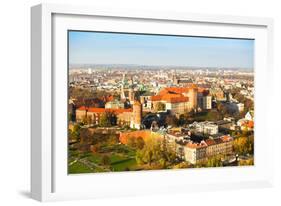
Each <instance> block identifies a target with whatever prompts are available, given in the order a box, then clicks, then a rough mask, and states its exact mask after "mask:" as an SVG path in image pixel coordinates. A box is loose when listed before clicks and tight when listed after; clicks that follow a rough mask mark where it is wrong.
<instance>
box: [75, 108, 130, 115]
mask: <svg viewBox="0 0 281 206" xmlns="http://www.w3.org/2000/svg"><path fill="white" fill-rule="evenodd" d="M86 109H87V108H86V107H84V106H82V107H79V108H78V109H77V110H80V111H81V110H82V111H83V110H86ZM132 111H133V110H132V109H110V108H97V107H89V108H88V112H95V113H104V112H113V113H116V114H120V113H123V112H132Z"/></svg>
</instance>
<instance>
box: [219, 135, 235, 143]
mask: <svg viewBox="0 0 281 206" xmlns="http://www.w3.org/2000/svg"><path fill="white" fill-rule="evenodd" d="M220 139H221V140H222V141H223V142H229V141H231V140H232V137H231V136H227V135H224V136H221V137H220Z"/></svg>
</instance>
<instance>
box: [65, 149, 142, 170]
mask: <svg viewBox="0 0 281 206" xmlns="http://www.w3.org/2000/svg"><path fill="white" fill-rule="evenodd" d="M104 155H107V156H108V157H109V159H110V164H109V165H103V164H102V158H103V156H104ZM75 160H79V161H76V162H75V163H73V162H72V161H75ZM83 161H86V164H85V163H83ZM71 162H72V163H71ZM69 163H70V165H69V168H68V169H69V174H79V173H94V172H105V171H112V172H115V171H126V170H133V168H134V167H135V166H136V165H137V163H136V160H135V151H134V150H133V149H131V148H130V147H128V146H126V145H120V144H116V145H109V146H107V145H103V146H102V148H101V149H100V151H99V152H97V153H92V152H85V153H83V154H79V155H78V153H77V152H76V151H70V152H69ZM89 165H91V166H89Z"/></svg>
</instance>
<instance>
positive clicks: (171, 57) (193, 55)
mask: <svg viewBox="0 0 281 206" xmlns="http://www.w3.org/2000/svg"><path fill="white" fill-rule="evenodd" d="M253 53H254V40H248V39H225V38H209V37H189V36H166V35H147V34H145V35H144V34H124V33H108V32H85V31H83V32H81V31H70V32H69V64H70V65H75V64H120V65H122V64H124V65H126V64H128V65H130V64H132V65H151V66H190V67H208V68H211V67H214V68H219V67H220V68H246V69H253V65H254V61H253V58H254V55H253Z"/></svg>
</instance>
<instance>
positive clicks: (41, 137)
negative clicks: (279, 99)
mask: <svg viewBox="0 0 281 206" xmlns="http://www.w3.org/2000/svg"><path fill="white" fill-rule="evenodd" d="M116 21H118V22H119V24H116ZM156 24H157V27H155V25H156ZM133 25H134V26H133ZM31 26H32V28H31V50H32V53H31V56H32V59H31V95H32V97H31V113H32V114H31V125H32V126H31V164H32V165H31V196H32V198H34V199H36V200H39V201H53V200H68V199H83V198H98V197H114V196H124V195H140V194H151V193H153V194H157V193H178V192H191V191H211V190H223V189H239V188H249V187H270V186H272V185H273V140H274V134H273V131H271V130H270V123H269V121H267V117H268V114H267V111H268V108H270V107H271V105H272V102H271V101H267V99H270V98H271V96H272V93H271V91H269V90H267V89H266V88H271V86H272V84H273V83H272V81H270V80H271V79H272V77H273V76H274V74H273V59H272V58H273V54H272V51H273V32H272V29H273V21H272V19H269V18H258V17H238V16H223V15H202V14H189V13H174V12H164V13H159V12H152V11H132V10H130V11H128V10H120V9H118V10H115V9H109V8H92V7H83V6H70V5H57V4H40V5H37V6H34V7H32V8H31ZM167 28H173V32H168V30H167ZM188 28H192V31H191V29H189V30H188ZM68 29H77V30H96V31H100V30H104V31H116V32H135V33H153V34H162V33H163V34H171V33H173V34H178V35H180V34H182V35H187V34H189V35H194V36H196V35H197V36H214V37H229V38H254V39H255V40H256V44H255V89H256V91H255V92H256V93H255V136H256V137H257V138H255V139H256V140H255V166H252V167H243V168H208V169H204V168H202V169H190V170H189V169H181V170H172V171H171V170H167V171H145V172H129V173H127V172H124V173H114V174H112V173H108V174H89V175H75V176H69V175H67V172H66V170H65V169H66V165H67V151H66V150H65V148H66V144H67V142H65V141H64V140H65V134H66V130H67V129H66V125H67V122H66V121H65V120H66V118H67V116H65V117H64V115H63V114H64V112H65V109H66V103H65V101H66V95H67V94H66V90H65V89H66V85H67V84H66V83H67V73H65V71H66V70H65V69H67V68H66V62H67V60H66V59H67V53H65V51H66V49H67V35H65V34H66V33H65V32H66V31H67V30H68ZM218 32H220V33H218ZM58 68H62V69H58ZM264 84H266V85H267V87H264ZM64 106H65V109H64ZM60 114H62V115H60ZM58 137H60V138H58ZM264 139H266V141H265V140H264Z"/></svg>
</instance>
